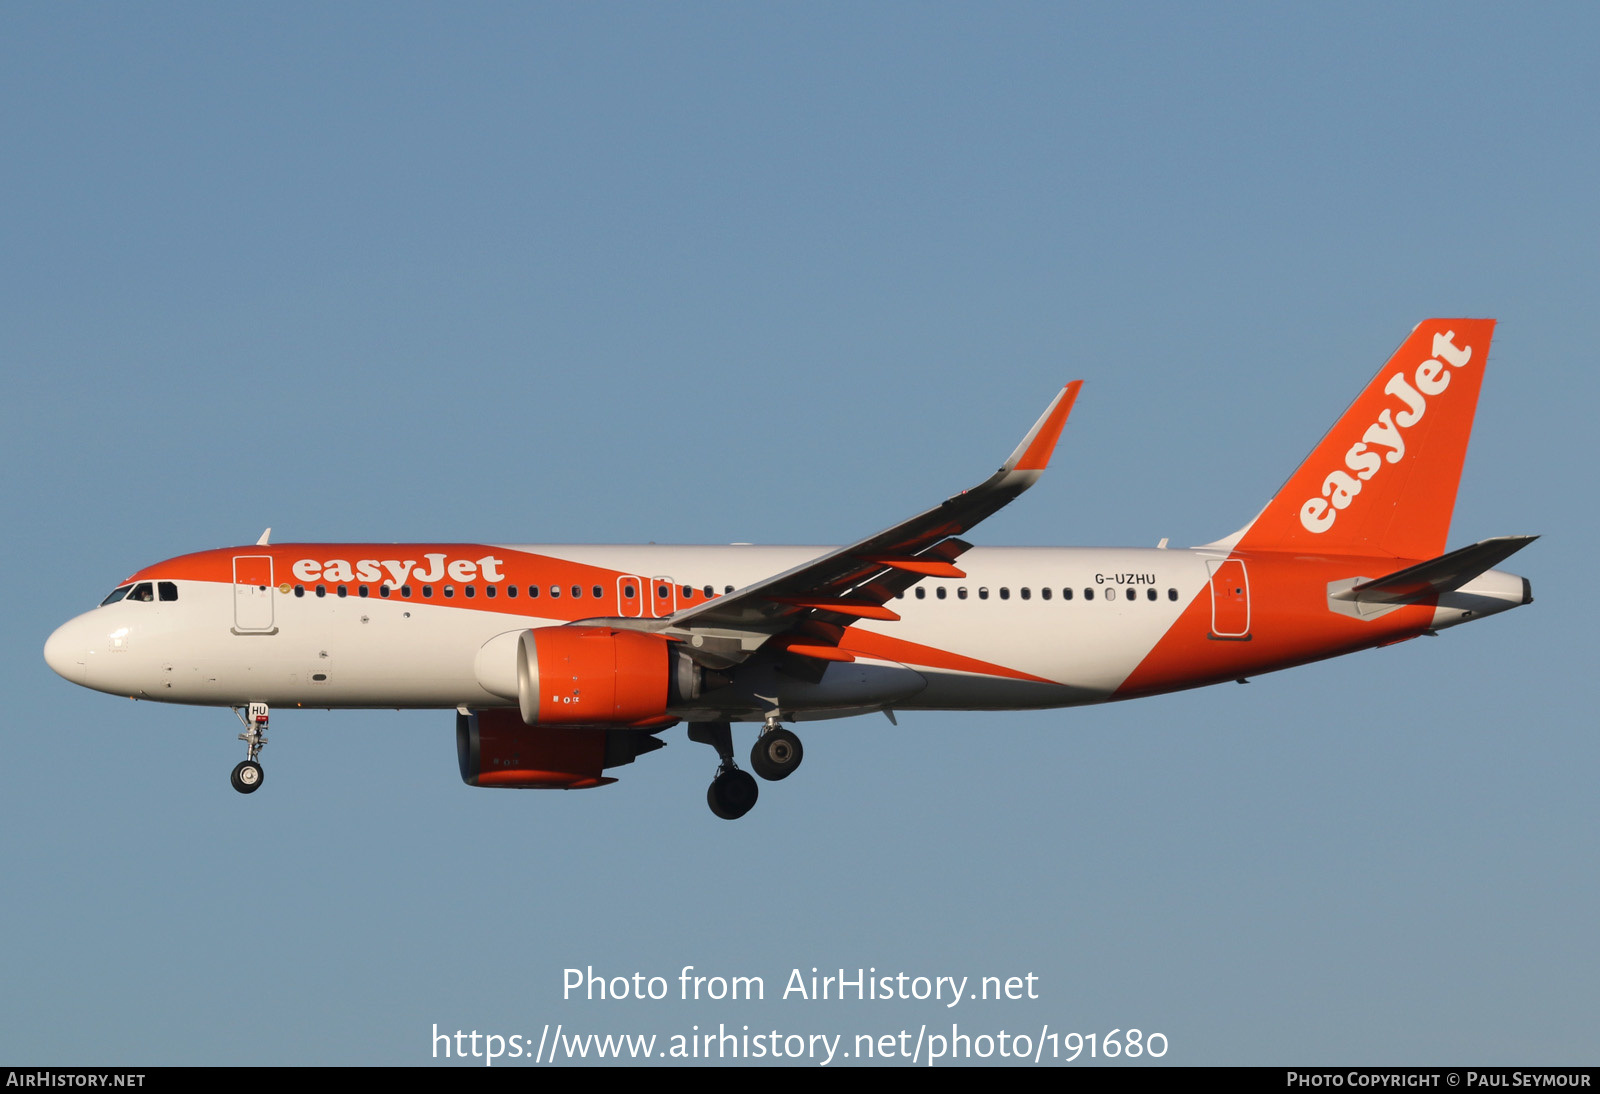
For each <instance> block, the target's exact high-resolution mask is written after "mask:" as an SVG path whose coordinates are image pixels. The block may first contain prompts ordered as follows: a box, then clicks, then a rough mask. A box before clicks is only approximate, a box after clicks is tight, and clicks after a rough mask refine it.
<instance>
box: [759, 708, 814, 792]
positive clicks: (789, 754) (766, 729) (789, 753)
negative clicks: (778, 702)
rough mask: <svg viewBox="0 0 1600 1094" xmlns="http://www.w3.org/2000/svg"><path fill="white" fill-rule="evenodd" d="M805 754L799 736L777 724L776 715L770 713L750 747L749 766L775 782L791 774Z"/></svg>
mask: <svg viewBox="0 0 1600 1094" xmlns="http://www.w3.org/2000/svg"><path fill="white" fill-rule="evenodd" d="M805 754H806V750H805V749H804V748H801V747H800V738H799V737H796V736H795V735H794V734H793V733H792V732H790V731H789V730H787V729H784V728H783V726H781V725H779V724H778V718H777V715H772V716H771V717H769V718H768V719H767V724H766V725H765V726H763V727H762V729H761V736H759V737H757V738H756V743H755V745H754V747H752V748H751V749H750V766H751V767H753V768H754V769H755V772H756V774H757V775H760V776H761V777H762V778H763V779H767V780H769V781H771V782H777V781H778V780H779V779H787V778H788V777H789V776H790V775H793V774H794V772H795V769H796V768H798V767H799V766H800V761H801V760H802V759H804V758H805Z"/></svg>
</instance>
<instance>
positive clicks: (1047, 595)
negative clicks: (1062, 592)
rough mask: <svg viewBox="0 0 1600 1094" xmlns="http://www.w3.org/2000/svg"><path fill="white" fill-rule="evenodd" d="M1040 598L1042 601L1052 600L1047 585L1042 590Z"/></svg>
mask: <svg viewBox="0 0 1600 1094" xmlns="http://www.w3.org/2000/svg"><path fill="white" fill-rule="evenodd" d="M1039 597H1040V599H1042V600H1049V599H1050V586H1048V585H1046V586H1045V587H1044V588H1042V589H1040V590H1039Z"/></svg>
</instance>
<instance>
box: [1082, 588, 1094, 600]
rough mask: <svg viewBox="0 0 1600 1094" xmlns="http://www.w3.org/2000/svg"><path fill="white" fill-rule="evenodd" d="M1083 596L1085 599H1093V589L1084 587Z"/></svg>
mask: <svg viewBox="0 0 1600 1094" xmlns="http://www.w3.org/2000/svg"><path fill="white" fill-rule="evenodd" d="M1083 598H1084V599H1085V600H1093V599H1094V590H1093V589H1085V590H1083Z"/></svg>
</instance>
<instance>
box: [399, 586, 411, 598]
mask: <svg viewBox="0 0 1600 1094" xmlns="http://www.w3.org/2000/svg"><path fill="white" fill-rule="evenodd" d="M400 595H401V596H403V597H405V598H406V599H407V600H410V599H411V586H410V585H402V586H400Z"/></svg>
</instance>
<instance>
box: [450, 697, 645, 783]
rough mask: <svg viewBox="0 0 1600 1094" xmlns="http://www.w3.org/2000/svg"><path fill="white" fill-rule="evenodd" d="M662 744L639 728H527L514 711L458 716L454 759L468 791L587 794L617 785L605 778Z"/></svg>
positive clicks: (483, 711) (491, 711) (479, 712)
mask: <svg viewBox="0 0 1600 1094" xmlns="http://www.w3.org/2000/svg"><path fill="white" fill-rule="evenodd" d="M663 743H664V742H662V741H661V740H659V739H657V738H656V737H653V736H651V734H650V733H649V732H648V731H645V730H638V729H602V728H598V727H593V726H529V725H525V724H524V723H523V721H522V715H521V714H519V713H518V712H516V711H514V710H505V709H497V710H480V711H475V712H474V713H471V714H459V713H458V714H457V715H456V757H457V759H458V760H459V761H460V764H461V780H462V781H463V782H465V783H466V784H467V785H468V786H498V787H509V788H512V789H518V790H584V789H587V788H589V787H591V786H605V785H606V784H607V783H614V782H616V781H617V780H616V779H612V778H608V777H606V776H604V775H602V774H601V772H602V771H604V770H605V769H606V768H608V767H619V766H621V765H622V764H631V763H632V762H633V761H634V760H635V759H636V758H638V757H639V756H642V755H644V754H645V753H646V752H654V751H655V750H656V749H658V748H660V747H662V745H663Z"/></svg>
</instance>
